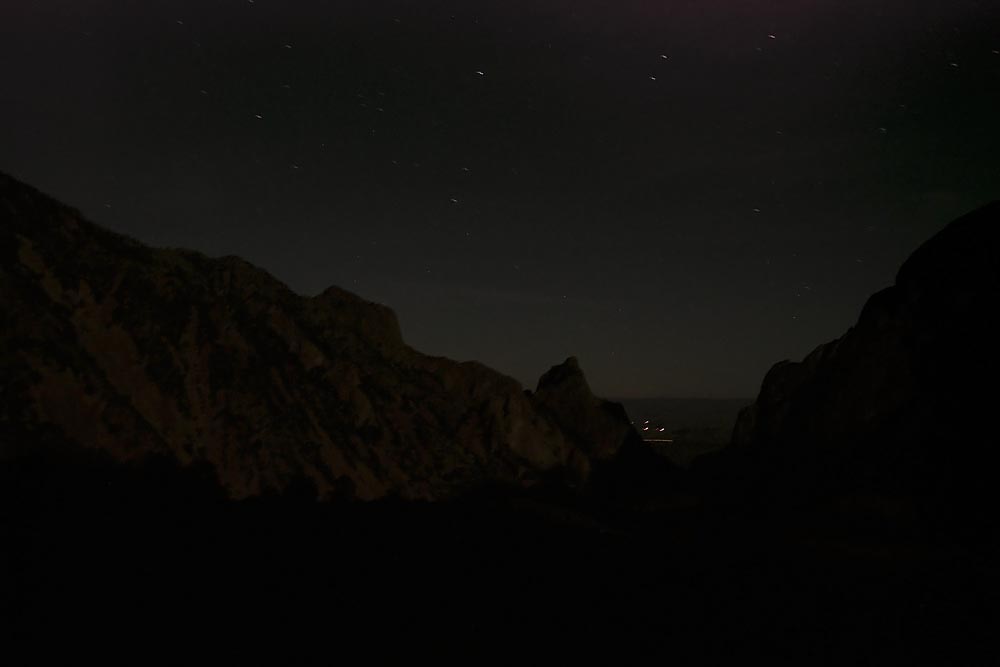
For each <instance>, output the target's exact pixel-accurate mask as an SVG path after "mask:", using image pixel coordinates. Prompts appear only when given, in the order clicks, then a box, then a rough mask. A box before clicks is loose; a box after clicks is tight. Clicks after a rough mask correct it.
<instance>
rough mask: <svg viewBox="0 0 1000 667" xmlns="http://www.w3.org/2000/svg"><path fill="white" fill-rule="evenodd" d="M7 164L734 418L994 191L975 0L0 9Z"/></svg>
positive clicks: (602, 377) (991, 42)
mask: <svg viewBox="0 0 1000 667" xmlns="http://www.w3.org/2000/svg"><path fill="white" fill-rule="evenodd" d="M0 72H2V73H3V85H2V87H0V170H3V171H6V172H8V173H10V174H11V175H13V176H15V177H17V178H20V179H22V180H25V181H27V182H29V183H31V184H32V185H35V186H36V187H39V188H41V189H42V190H44V191H46V192H48V193H49V194H52V195H54V196H55V197H57V198H59V199H61V200H62V201H65V202H67V203H69V204H71V205H74V206H76V207H78V208H80V209H81V210H82V211H83V212H84V214H86V215H87V216H88V217H90V218H91V219H92V220H94V221H95V222H98V223H101V224H103V225H106V226H108V227H110V228H112V229H115V230H117V231H120V232H123V233H126V234H129V235H131V236H134V237H136V238H137V239H139V240H141V241H144V242H147V243H150V244H154V245H165V246H180V247H189V248H194V249H197V250H201V251H203V252H205V253H208V254H210V255H227V254H236V255H240V256H242V257H244V258H246V259H248V260H249V261H251V262H254V263H255V264H258V265H259V266H262V267H263V268H265V269H267V270H269V271H270V272H272V273H273V274H274V275H275V276H277V277H278V278H279V279H281V280H282V281H284V282H286V283H287V284H288V285H289V286H290V287H291V288H292V289H294V290H295V291H297V292H300V293H303V294H315V293H318V292H319V291H321V290H322V289H324V288H325V287H327V286H329V285H331V284H335V285H340V286H342V287H345V288H347V289H350V290H352V291H354V292H356V293H358V294H360V295H361V296H363V297H365V298H368V299H371V300H374V301H379V302H382V303H385V304H387V305H389V306H391V307H393V308H394V309H395V310H396V312H397V313H398V314H399V316H400V320H401V323H402V327H403V333H404V336H405V337H406V339H407V341H408V342H409V343H410V344H412V345H413V346H414V347H416V348H418V349H420V350H422V351H425V352H428V353H432V354H442V355H446V356H449V357H453V358H457V359H477V360H480V361H482V362H484V363H486V364H488V365H490V366H493V367H495V368H497V369H498V370H500V371H502V372H505V373H508V374H510V375H513V376H514V377H516V378H518V379H519V380H521V381H522V382H524V383H525V384H526V385H527V386H529V387H533V385H534V382H535V380H536V378H537V377H538V376H539V375H540V374H541V373H542V372H543V371H545V370H546V369H547V368H548V367H549V366H550V365H552V364H554V363H557V362H560V361H562V360H563V359H564V358H565V357H567V356H569V355H571V354H572V355H576V356H578V357H579V358H580V361H581V364H582V365H583V367H584V370H585V371H586V372H587V374H588V377H589V379H590V382H591V384H592V386H593V387H594V389H595V390H596V391H597V392H599V393H602V394H604V395H608V396H616V397H636V396H715V397H721V396H753V395H755V394H756V392H757V389H758V387H759V384H760V381H761V379H762V378H763V375H764V373H765V372H766V371H767V369H768V368H769V367H770V366H771V364H772V363H774V362H776V361H779V360H781V359H786V358H793V359H794V358H800V357H801V356H802V355H804V354H806V353H807V352H808V351H809V350H811V349H812V348H813V347H815V346H816V345H817V344H819V343H822V342H824V341H826V340H829V339H831V338H834V337H836V336H838V335H840V334H841V333H843V331H844V330H845V329H846V328H847V327H848V326H850V325H851V324H853V322H854V321H855V319H856V317H857V315H858V313H859V310H860V308H861V306H862V304H863V303H864V301H865V299H866V298H867V296H868V295H869V294H871V293H872V292H874V291H876V290H878V289H880V288H881V287H884V286H886V285H888V284H890V283H891V282H892V280H893V277H894V274H895V271H896V269H897V268H898V266H899V264H900V263H901V262H902V261H903V260H904V259H905V258H906V256H907V255H908V254H909V253H910V252H911V251H912V250H913V249H914V248H915V247H916V246H917V245H918V244H920V243H921V242H922V241H924V240H926V239H927V238H928V237H929V236H930V235H932V234H933V233H934V232H936V231H937V230H938V229H940V228H941V227H942V226H943V225H944V224H945V223H947V222H948V221H949V220H951V219H952V218H954V217H957V216H958V215H960V214H962V213H964V212H966V211H968V210H971V209H973V208H975V207H977V206H979V205H981V204H983V203H985V202H986V201H988V200H990V199H995V198H1000V131H998V129H997V128H998V124H1000V2H996V0H990V1H987V0H982V1H981V2H973V1H972V0H939V1H937V2H931V1H928V0H916V1H914V0H906V1H904V0H891V1H890V0H840V1H838V0H772V1H764V0H701V1H697V2H696V1H688V2H679V1H671V0H662V1H660V2H653V1H652V0H606V1H603V0H602V1H598V0H579V1H577V2H569V1H568V0H531V1H525V0H505V1H503V2H501V1H499V0H492V1H487V0H461V1H459V0H419V1H418V0H413V1H403V0H392V1H387V2H379V1H377V0H355V1H337V0H326V1H321V0H298V1H291V0H251V1H248V0H171V1H170V2H165V1H161V0H143V1H142V2H128V1H125V0H116V1H112V0H33V1H31V2H28V1H21V0H0Z"/></svg>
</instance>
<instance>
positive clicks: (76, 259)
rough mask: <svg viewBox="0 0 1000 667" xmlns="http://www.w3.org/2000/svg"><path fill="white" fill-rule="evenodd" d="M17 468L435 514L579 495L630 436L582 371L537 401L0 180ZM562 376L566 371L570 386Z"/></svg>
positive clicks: (337, 313) (278, 289)
mask: <svg viewBox="0 0 1000 667" xmlns="http://www.w3.org/2000/svg"><path fill="white" fill-rule="evenodd" d="M0 249H2V256H0V272H2V273H0V311H2V313H3V315H2V317H3V320H4V321H3V326H2V327H0V345H2V349H3V353H2V354H0V376H2V377H3V378H4V381H3V382H4V385H3V410H4V414H3V419H2V421H0V456H2V457H3V458H6V459H11V458H18V457H24V456H32V455H38V454H39V453H40V452H41V453H46V454H47V455H54V454H53V453H54V452H59V451H63V452H65V451H67V450H73V449H74V448H84V449H87V450H91V451H100V452H103V453H106V454H108V455H110V456H111V457H112V458H113V459H115V460H118V461H136V460H141V459H143V458H146V457H150V456H161V457H166V458H168V459H171V460H174V461H176V462H178V463H179V464H181V465H185V466H188V465H197V464H207V465H208V466H209V468H210V469H211V470H212V471H213V474H214V476H215V478H216V479H217V480H218V482H219V483H220V484H221V485H222V487H223V488H224V489H225V490H226V492H227V493H228V495H229V496H231V497H233V498H246V497H252V496H256V495H260V494H262V493H272V492H276V493H281V492H284V491H285V490H287V489H288V488H289V487H290V486H292V485H300V486H301V485H302V484H305V485H306V486H311V487H314V488H315V495H317V496H319V497H322V498H333V497H352V498H358V499H362V500H374V499H378V498H383V497H387V496H396V497H400V498H404V499H411V500H415V499H423V500H439V499H443V498H448V497H452V496H454V495H455V494H460V493H462V492H465V491H468V490H469V489H475V488H478V487H481V486H484V485H510V486H515V487H516V486H530V485H532V484H537V483H538V482H539V481H540V480H542V479H553V478H557V479H559V480H562V481H563V482H565V483H566V484H567V485H570V486H577V487H579V486H583V485H585V484H586V482H587V479H588V477H589V475H590V471H591V469H592V467H593V465H592V463H593V462H598V461H600V462H607V461H610V460H612V459H614V458H615V455H616V453H617V452H618V450H619V449H620V448H621V447H622V445H623V444H624V443H626V442H627V441H629V440H633V441H636V440H637V439H638V436H637V435H636V434H635V432H634V430H633V429H632V427H631V425H630V424H629V422H628V418H627V416H626V415H625V411H624V409H622V408H621V407H620V406H615V405H611V404H608V403H606V402H604V401H601V400H599V399H597V398H595V397H594V396H593V394H592V393H591V392H590V389H589V387H588V386H587V384H586V380H585V379H584V378H583V374H582V372H581V371H580V369H579V366H578V364H577V362H576V360H575V359H570V360H568V361H567V362H566V363H565V364H563V365H559V366H557V367H555V369H554V370H553V371H550V372H549V373H548V374H547V375H546V377H547V378H550V377H552V376H553V374H554V373H555V374H560V375H561V376H564V378H563V379H564V380H565V379H566V378H569V380H570V381H566V382H563V383H562V384H559V383H555V382H550V381H547V380H544V379H543V382H542V384H541V385H540V387H539V391H538V393H537V394H536V395H535V396H534V397H533V396H531V395H530V392H525V391H524V390H523V389H522V387H521V386H520V385H519V384H518V382H516V381H515V380H513V379H511V378H509V377H506V376H504V375H502V374H500V373H497V372H495V371H493V370H491V369H489V368H487V367H486V366H483V365H482V364H479V363H476V362H465V363H458V362H455V361H451V360H449V359H444V358H440V357H431V356H427V355H424V354H421V353H420V352H417V351H416V350H414V349H412V348H410V347H409V346H407V345H406V344H405V343H404V341H403V338H402V335H401V332H400V327H399V323H398V321H397V319H396V315H395V314H394V313H393V312H392V311H391V310H390V309H388V308H386V307H384V306H381V305H378V304H375V303H370V302H368V301H365V300H364V299H362V298H360V297H358V296H356V295H354V294H351V293H350V292H347V291H345V290H342V289H340V288H337V287H330V288H329V289H327V290H326V291H324V292H323V293H322V294H319V295H318V296H315V297H311V298H310V297H304V296H300V295H298V294H295V293H293V292H292V291H291V290H289V289H288V288H287V287H286V286H285V285H283V284H282V283H281V282H279V281H278V280H276V279H275V278H273V277H272V276H271V275H269V274H268V273H267V272H265V271H263V270H261V269H259V268H257V267H255V266H253V265H251V264H249V263H248V262H246V261H244V260H242V259H240V258H238V257H223V258H218V259H212V258H209V257H206V256H204V255H202V254H199V253H197V252H192V251H187V250H172V249H155V248H150V247H147V246H145V245H143V244H141V243H138V242H136V241H134V240H132V239H130V238H127V237H125V236H121V235H119V234H116V233H113V232H111V231H108V230H106V229H103V228H101V227H99V226H97V225H95V224H93V223H91V222H88V221H87V220H85V219H84V218H83V217H82V216H81V215H80V214H79V213H78V212H77V211H75V210H73V209H71V208H69V207H67V206H64V205H62V204H60V203H58V202H56V201H54V200H53V199H51V198H49V197H47V196H45V195H43V194H41V193H39V192H38V191H36V190H34V189H33V188H31V187H28V186H26V185H24V184H22V183H19V182H17V181H16V180H14V179H13V178H11V177H9V176H3V175H0ZM558 369H562V370H561V371H560V370H558Z"/></svg>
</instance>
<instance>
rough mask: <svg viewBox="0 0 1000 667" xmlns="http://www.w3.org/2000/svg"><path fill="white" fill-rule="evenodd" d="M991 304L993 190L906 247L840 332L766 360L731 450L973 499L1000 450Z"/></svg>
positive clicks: (809, 473) (991, 481) (996, 320)
mask: <svg viewBox="0 0 1000 667" xmlns="http://www.w3.org/2000/svg"><path fill="white" fill-rule="evenodd" d="M998 304H1000V203H993V204H991V205H988V206H986V207H985V208H982V209H980V210H978V211H976V212H974V213H971V214H969V215H967V216H965V217H962V218H960V219H959V220H956V221H955V222H952V223H951V224H950V225H948V226H947V227H946V228H945V229H943V230H942V231H941V232H940V233H938V234H937V235H936V236H934V237H933V238H932V239H930V240H929V241H927V242H926V243H925V244H924V245H923V246H921V247H920V248H919V249H918V250H917V251H916V252H914V253H913V255H912V256H911V257H910V258H909V259H908V260H907V261H906V262H905V263H904V264H903V266H902V267H901V269H900V270H899V273H898V275H897V277H896V283H895V285H894V286H892V287H889V288H887V289H885V290H882V291H881V292H878V293H877V294H875V295H874V296H872V297H871V298H870V299H869V300H868V302H867V304H866V305H865V306H864V309H863V310H862V313H861V316H860V318H859V319H858V322H857V325H856V326H854V327H853V328H851V329H850V330H849V331H848V332H847V333H846V334H844V335H843V336H842V337H841V338H839V339H837V340H835V341H833V342H830V343H827V344H825V345H821V346H820V347H818V348H816V350H815V351H813V352H812V353H811V354H810V355H809V356H808V357H806V358H805V360H803V361H802V362H800V363H791V362H788V361H785V362H781V363H779V364H777V365H776V366H774V367H773V368H772V369H771V370H770V372H768V374H767V376H766V377H765V379H764V382H763V386H762V388H761V392H760V395H759V397H758V398H757V401H756V403H755V404H754V405H752V406H751V407H749V408H747V409H745V410H744V411H743V412H742V413H741V414H740V417H739V420H738V422H737V425H736V428H735V430H734V434H733V443H732V446H731V448H730V450H731V451H733V452H739V453H741V455H742V456H743V457H744V458H745V459H746V460H750V461H755V462H756V463H758V464H761V467H763V468H767V469H768V470H770V471H771V472H772V473H773V476H774V477H775V478H778V477H785V478H786V479H791V480H795V482H797V483H798V484H799V485H800V486H802V487H808V488H810V489H814V490H817V491H822V490H832V491H837V490H843V489H845V488H848V487H852V486H853V487H863V488H868V489H871V490H875V491H878V492H880V493H890V494H904V495H910V496H921V497H925V498H931V497H933V498H936V499H938V500H939V501H941V502H945V503H947V502H952V501H953V500H956V499H965V500H969V501H974V502H973V503H972V505H974V504H975V502H979V501H982V500H983V499H985V498H986V497H987V496H990V495H992V490H991V488H992V486H993V485H995V475H996V470H997V464H998V463H1000V456H998V450H997V447H996V444H995V443H996V417H995V411H996V408H997V405H998V402H997V399H998V398H1000V391H998V388H997V378H998V377H1000V373H998V372H1000V357H998V355H997V341H1000V317H998V315H997V308H998ZM972 505H970V506H972Z"/></svg>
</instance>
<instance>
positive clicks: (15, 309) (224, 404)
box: [0, 176, 1000, 667]
mask: <svg viewBox="0 0 1000 667" xmlns="http://www.w3.org/2000/svg"><path fill="white" fill-rule="evenodd" d="M0 223H2V224H0V303H2V305H3V306H4V308H3V309H0V371H2V372H0V531H2V532H0V544H2V545H3V548H2V549H0V559H2V560H0V600H2V604H3V612H4V615H5V618H4V619H2V623H0V627H2V628H3V633H4V637H3V639H4V640H7V641H4V642H3V643H2V645H0V646H2V648H0V651H4V652H5V653H6V655H4V657H5V658H7V656H8V655H9V656H10V657H9V658H8V659H6V660H4V664H23V663H29V662H34V663H40V664H53V663H56V664H59V663H61V662H63V661H66V659H67V656H68V658H69V659H72V660H73V661H74V662H88V663H89V662H98V661H101V662H103V661H107V660H108V659H110V658H114V657H117V658H123V659H125V660H127V661H129V663H130V664H145V663H148V662H153V661H157V660H162V659H166V658H167V657H169V658H170V659H171V660H172V661H176V662H183V663H185V664H188V663H197V664H200V663H205V662H213V661H214V662H218V663H221V664H227V665H228V664H241V663H257V662H261V661H263V660H264V659H265V657H268V658H270V660H269V661H280V662H281V663H282V664H287V663H295V662H301V661H302V660H301V658H302V657H303V656H308V657H310V658H311V660H310V662H320V663H324V664H333V663H348V664H354V663H356V662H360V661H363V662H364V663H367V664H376V665H380V664H398V663H405V664H424V663H428V662H431V663H433V662H441V661H448V662H461V663H462V664H469V663H478V662H502V663H503V664H560V665H561V664H568V663H581V662H582V663H598V664H649V663H657V662H664V663H666V662H669V663H672V664H681V665H684V664H705V665H729V664H741V663H744V662H746V661H748V660H761V661H765V660H766V661H767V662H768V663H770V664H794V665H803V664H805V665H816V664H829V665H845V664H849V665H878V666H879V667H882V666H884V665H913V664H937V665H942V664H959V665H964V664H982V656H987V655H989V652H990V651H991V650H992V647H993V644H994V640H995V634H996V632H995V629H996V628H997V627H1000V614H998V610H1000V568H998V566H997V563H998V562H1000V561H998V556H1000V540H998V539H997V538H998V533H1000V530H998V522H997V519H996V513H995V511H994V510H993V507H994V506H995V505H996V504H997V503H996V484H995V477H996V470H997V463H998V457H997V455H996V449H995V447H993V446H992V441H993V440H994V439H995V436H993V433H992V431H993V430H994V428H993V427H994V421H995V420H994V418H993V410H992V407H993V406H995V405H996V404H997V399H998V392H997V389H996V387H995V383H992V380H993V379H994V378H996V377H997V376H998V374H1000V369H998V368H997V360H996V355H995V354H994V349H993V348H994V347H995V341H996V340H998V339H1000V326H998V318H996V317H995V313H994V311H995V309H996V304H997V303H998V302H1000V260H998V258H1000V235H998V233H997V232H998V230H1000V207H998V206H997V205H993V206H991V207H986V208H984V209H982V210H981V211H978V212H976V213H973V214H971V215H969V216H966V217H964V218H962V219H961V220H959V221H956V222H955V223H952V224H951V225H949V226H948V227H947V228H946V229H945V230H944V231H943V232H942V233H940V234H938V235H937V236H935V237H934V238H933V239H931V240H930V241H928V243H926V244H925V245H924V246H922V247H921V248H920V249H919V250H918V251H917V252H916V253H914V255H913V257H912V258H911V259H910V260H909V261H908V262H907V263H906V264H905V265H904V266H903V268H902V269H901V271H900V273H899V276H898V278H897V281H896V284H895V285H894V286H893V287H891V288H888V289H887V290H885V291H883V292H880V293H879V294H877V295H875V296H874V297H873V298H872V299H871V300H870V301H869V303H868V304H867V305H866V307H865V309H864V311H863V312H862V314H861V317H860V318H859V321H858V324H857V326H856V327H854V328H852V329H851V330H850V331H849V332H847V333H846V334H845V335H844V336H843V337H842V338H840V339H838V340H837V341H834V342H832V343H830V344H827V345H824V346H821V347H820V348H818V349H817V350H816V351H815V352H814V353H813V354H811V355H810V356H809V357H807V358H806V359H805V360H804V361H803V362H801V363H792V362H782V363H780V364H778V365H776V366H775V367H774V369H772V371H771V372H770V373H768V375H767V377H766V378H765V379H764V383H763V385H762V390H761V393H760V395H759V396H758V397H757V399H756V401H755V402H754V403H753V405H752V406H750V407H748V408H747V409H745V410H743V411H742V412H741V413H740V417H739V419H738V421H737V422H736V426H735V429H734V435H733V439H732V443H731V445H730V446H728V447H724V448H723V449H722V450H721V451H718V452H715V453H713V454H710V455H708V456H702V457H700V458H699V459H697V460H695V461H694V464H693V466H692V467H691V468H690V469H688V470H685V469H682V468H681V467H679V466H677V465H674V464H673V463H671V462H670V461H668V459H667V458H665V457H664V456H660V455H658V454H657V452H656V451H654V450H653V449H652V448H651V447H650V446H649V445H648V443H644V442H643V438H642V437H641V436H640V433H639V432H637V431H636V430H635V428H634V427H633V426H632V425H631V424H630V422H632V421H635V420H636V419H637V418H638V419H640V420H644V419H645V418H642V417H637V416H636V415H635V414H633V415H632V416H631V417H630V416H629V414H627V412H626V409H625V408H623V407H622V406H621V405H619V404H616V403H612V402H608V401H604V400H602V399H599V398H597V397H595V396H594V395H593V394H592V393H591V391H590V388H589V386H588V384H587V381H586V379H585V377H584V375H583V372H582V370H581V369H580V367H579V365H578V364H577V362H576V360H575V359H573V358H569V359H567V360H566V361H565V362H564V363H562V364H559V365H557V366H554V367H553V368H552V369H550V370H549V371H548V372H547V373H545V374H544V375H543V376H542V378H541V379H540V380H539V382H538V385H537V386H536V388H535V389H534V391H525V390H524V389H523V388H522V387H521V386H520V385H519V384H518V383H517V382H515V381H514V380H512V379H510V378H506V377H504V376H502V375H500V374H499V373H496V372H494V371H492V370H490V369H488V368H486V367H484V366H481V365H479V364H475V363H464V364H459V363H456V362H452V361H450V360H447V359H440V358H434V357H428V356H426V355H422V354H420V353H419V352H417V351H415V350H412V349H411V348H409V347H408V346H406V345H405V343H403V341H402V338H401V337H400V335H399V327H398V324H397V323H396V321H395V316H394V315H392V313H391V311H389V310H388V309H385V308H383V307H381V306H377V305H375V304H370V303H367V302H364V301H363V300H361V299H359V298H358V297H355V296H354V295H351V294H348V293H346V292H342V291H340V290H337V289H336V288H331V289H330V290H327V291H326V292H324V294H322V295H320V296H318V297H314V298H306V297H301V296H299V295H295V294H293V293H291V292H290V291H289V290H287V288H285V287H284V286H283V285H281V284H280V283H279V282H277V281H276V280H275V279H273V278H272V277H270V276H268V275H267V274H265V273H263V272H262V271H260V270H258V269H255V268H254V267H252V266H250V265H248V264H246V263H244V262H242V261H241V260H238V259H236V258H227V259H221V260H213V259H209V258H206V257H203V256H200V255H197V254H195V253H188V252H184V251H171V250H156V249H152V248H147V247H145V246H141V245H140V244H137V243H135V242H134V241H130V240H129V239H125V238H123V237H119V236H117V235H114V234H111V233H110V232H107V231H106V230H102V229H100V228H99V227H97V226H95V225H93V224H91V223H89V222H87V221H86V220H83V219H82V218H80V216H79V214H78V213H76V212H75V211H73V210H72V209H68V208H66V207H65V206H62V205H61V204H59V203H58V202H54V201H53V200H51V199H49V198H47V197H45V196H44V195H42V194H40V193H38V192H37V191H35V190H33V189H31V188H29V187H28V186H25V185H23V184H20V183H17V182H16V181H14V180H13V179H9V178H6V177H3V176H0ZM983 380H985V381H986V383H985V385H986V388H985V389H984V388H983V386H984V383H983ZM990 383H992V385H991V384H990ZM717 423H718V422H717ZM725 423H730V422H725ZM660 427H662V428H664V429H665V431H664V432H666V428H667V426H666V425H664V426H657V427H656V428H660ZM640 428H641V427H640ZM677 431H678V436H680V433H681V429H680V427H678V429H677ZM717 431H718V428H716V432H717ZM642 433H645V431H642ZM713 437H715V438H716V440H715V441H713V442H712V443H710V444H711V445H712V447H713V448H714V447H719V446H721V444H722V443H721V442H720V441H718V439H717V433H716V435H715V436H713ZM678 442H680V440H678ZM691 442H692V443H695V444H699V443H698V442H697V441H695V440H691ZM704 444H706V443H705V442H701V443H700V444H699V446H701V445H704ZM55 654H60V660H58V661H56V660H55V659H54V658H55ZM272 656H274V657H272Z"/></svg>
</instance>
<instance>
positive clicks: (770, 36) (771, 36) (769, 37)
mask: <svg viewBox="0 0 1000 667" xmlns="http://www.w3.org/2000/svg"><path fill="white" fill-rule="evenodd" d="M767 38H768V39H778V36H777V35H768V36H767Z"/></svg>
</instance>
